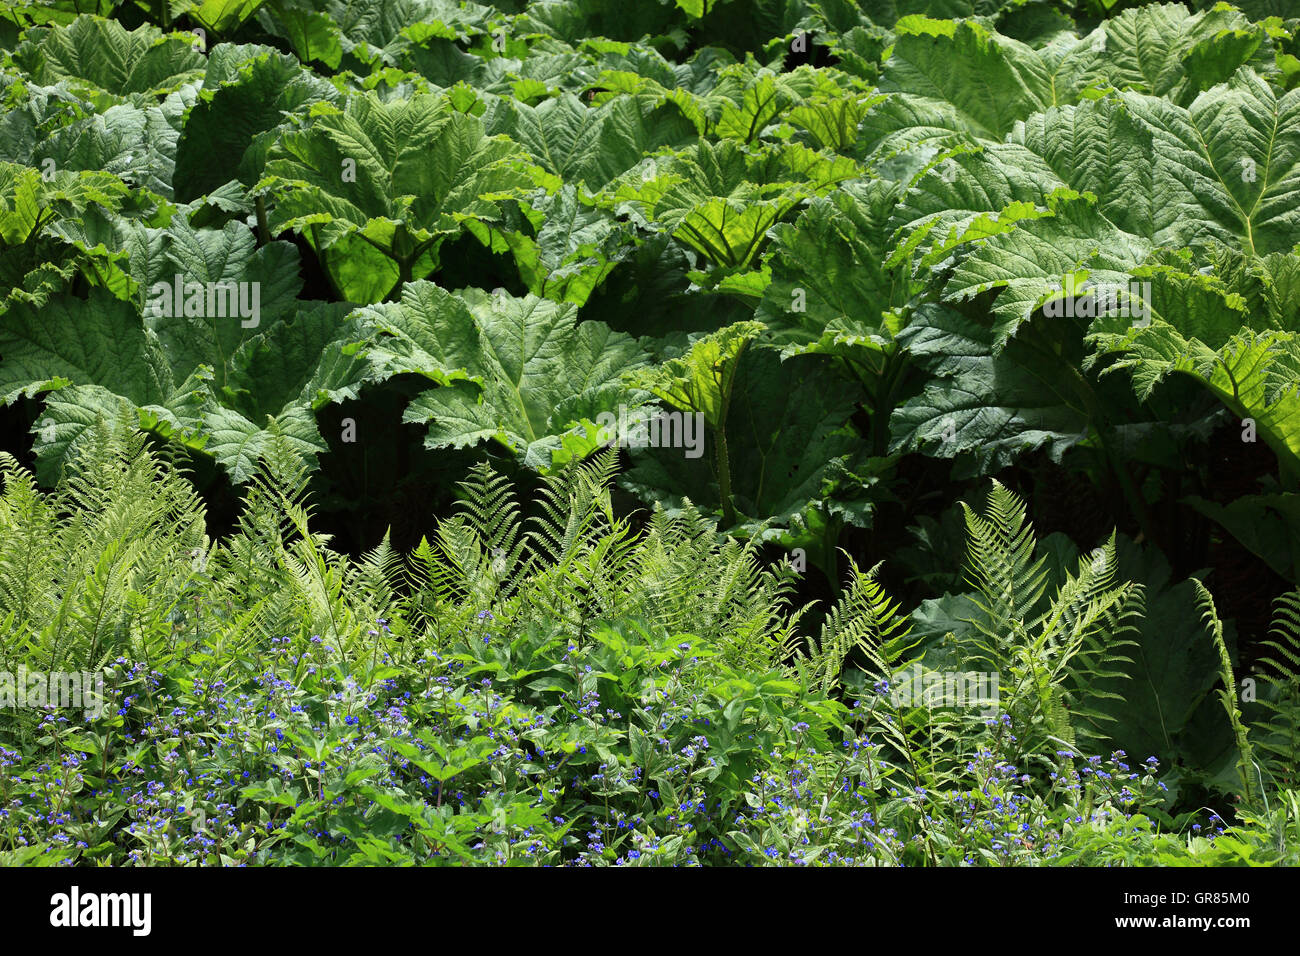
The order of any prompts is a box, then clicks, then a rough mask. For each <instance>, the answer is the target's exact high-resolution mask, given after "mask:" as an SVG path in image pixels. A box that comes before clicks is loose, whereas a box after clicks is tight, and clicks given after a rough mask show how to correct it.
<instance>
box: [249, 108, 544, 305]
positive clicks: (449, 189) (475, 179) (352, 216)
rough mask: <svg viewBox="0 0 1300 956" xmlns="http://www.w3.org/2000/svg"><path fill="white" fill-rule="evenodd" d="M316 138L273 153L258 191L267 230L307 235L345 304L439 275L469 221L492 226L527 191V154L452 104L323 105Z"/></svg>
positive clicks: (301, 135) (290, 140) (297, 135)
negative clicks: (442, 246) (450, 245)
mask: <svg viewBox="0 0 1300 956" xmlns="http://www.w3.org/2000/svg"><path fill="white" fill-rule="evenodd" d="M313 112H314V113H315V114H316V116H315V120H314V121H313V122H312V124H311V126H310V127H308V128H307V129H304V130H302V131H299V132H290V133H286V134H284V135H283V136H282V137H281V138H280V140H279V141H278V142H277V144H276V145H275V146H274V147H273V148H272V150H271V152H270V156H269V158H268V160H267V163H266V177H265V178H264V179H263V180H262V182H261V183H260V184H259V186H258V188H259V189H267V190H269V191H270V193H271V195H272V197H273V199H274V208H273V209H272V211H271V228H272V229H275V230H277V231H278V230H280V229H293V230H295V231H298V232H304V233H306V234H307V235H308V237H309V238H310V239H311V241H312V243H313V245H314V246H315V248H316V249H317V253H318V254H319V255H321V256H322V259H323V264H324V265H325V267H326V268H327V269H328V270H329V272H330V274H331V275H332V276H333V278H334V281H335V283H336V284H337V286H338V288H339V291H340V292H341V294H342V295H343V297H344V298H346V299H348V300H350V301H353V302H376V301H378V300H380V299H382V298H383V297H384V296H385V295H386V294H387V293H388V292H389V291H390V290H391V289H392V288H393V287H394V286H395V285H396V284H397V283H398V282H399V281H400V280H403V279H411V278H419V277H421V276H423V275H425V274H427V273H428V272H429V271H430V270H431V269H432V267H433V265H434V263H435V261H436V260H435V259H434V258H433V257H435V256H436V253H437V248H438V245H439V243H440V242H441V241H442V240H443V239H444V238H445V237H446V236H450V235H454V234H456V233H458V232H460V231H461V229H462V224H463V223H464V222H465V221H466V220H467V219H475V220H479V221H484V222H494V221H496V220H497V219H498V218H499V217H500V209H499V207H498V205H497V202H496V201H495V200H494V199H493V198H492V196H493V195H494V194H500V193H508V192H510V191H512V190H518V189H521V188H525V187H528V186H530V185H532V184H533V182H534V181H535V180H534V178H533V177H532V176H531V175H530V172H529V170H530V169H531V167H530V165H529V164H528V163H527V157H526V154H524V153H523V152H522V151H521V150H520V149H519V147H518V146H516V145H515V144H513V143H511V142H509V141H508V140H506V139H505V138H498V137H488V136H486V135H485V134H484V132H483V126H482V123H481V122H480V121H479V120H478V119H477V118H475V117H473V116H467V115H465V114H463V113H457V112H456V111H455V110H453V109H452V108H451V107H450V105H449V104H448V102H447V100H446V99H445V98H444V97H439V96H433V95H418V96H415V97H413V98H411V99H409V100H398V101H394V102H392V103H384V102H382V101H380V99H379V98H378V97H376V96H373V95H365V96H356V97H353V98H351V99H350V100H348V102H347V105H346V107H345V109H344V110H342V111H340V110H337V109H335V108H332V107H327V106H325V105H323V104H318V105H317V106H316V107H315V109H314V111H313Z"/></svg>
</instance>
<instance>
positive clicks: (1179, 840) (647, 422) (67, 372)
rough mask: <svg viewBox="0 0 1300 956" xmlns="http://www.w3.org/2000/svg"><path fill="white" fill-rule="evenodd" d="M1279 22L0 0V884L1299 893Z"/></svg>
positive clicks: (693, 2) (1296, 322)
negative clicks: (1154, 878)
mask: <svg viewBox="0 0 1300 956" xmlns="http://www.w3.org/2000/svg"><path fill="white" fill-rule="evenodd" d="M1288 7H1290V4H1289V3H1284V2H1282V0H1242V2H1241V3H1240V4H1238V5H1236V6H1229V5H1227V4H1217V5H1215V4H1211V3H1192V2H1188V3H1186V4H1173V3H1170V4H1135V3H1125V2H1123V0H1117V2H1106V0H1083V2H1065V0H1053V2H1047V0H1042V2H1037V0H915V2H912V0H882V2H872V0H860V2H857V3H854V2H850V0H821V2H813V0H782V2H770V0H756V2H748V3H747V2H741V0H730V2H726V0H723V2H711V0H677V2H676V3H673V2H669V0H645V2H638V3H627V2H624V0H610V2H607V0H559V2H540V3H522V2H515V0H503V2H502V3H499V4H497V5H495V6H484V5H479V4H476V3H471V2H451V0H361V2H347V3H345V2H334V0H326V2H323V3H306V2H301V0H204V2H201V3H200V2H192V0H176V2H171V0H162V2H157V0H149V2H146V0H139V2H121V0H117V2H115V0H85V2H82V3H77V2H75V0H55V2H52V3H21V2H20V3H15V4H10V5H9V6H8V7H7V8H6V12H5V16H4V17H3V18H0V104H2V106H0V110H2V112H0V402H2V403H3V408H0V449H3V451H0V481H2V482H3V485H2V489H3V490H2V493H0V675H2V674H17V673H19V672H20V671H21V670H24V669H25V670H28V671H33V672H42V673H54V672H71V671H77V672H80V671H92V670H105V669H106V679H105V687H106V694H107V706H106V707H105V708H104V709H103V712H102V713H95V714H88V715H84V716H83V715H82V714H81V713H80V712H76V711H70V710H68V709H66V708H65V709H57V708H52V707H46V708H41V707H24V706H18V705H17V704H15V703H12V702H7V701H6V700H5V699H4V686H5V685H4V684H3V682H0V862H5V863H22V864H50V863H55V864H74V863H111V864H145V865H156V864H196V863H208V864H218V863H223V864H239V863H248V864H262V865H266V864H310V865H315V864H329V865H338V864H354V865H355V864H390V863H420V864H427V863H439V862H441V863H453V864H454V863H483V864H498V863H533V864H565V865H587V864H602V865H603V864H618V865H661V864H706V865H707V864H712V865H745V864H754V865H763V864H771V865H792V864H800V865H801V864H815V865H883V866H896V865H1007V864H1033V865H1038V864H1099V865H1109V864H1138V865H1155V864H1177V865H1183V864H1204V865H1241V864H1252V865H1254V864H1264V865H1268V864H1278V863H1285V864H1292V865H1294V864H1296V863H1297V862H1300V783H1298V782H1297V777H1296V774H1297V769H1296V768H1297V753H1298V752H1300V590H1298V589H1300V89H1297V87H1300V59H1298V58H1297V57H1298V56H1300V19H1295V18H1294V17H1293V13H1294V11H1291V10H1289V9H1287V8H1288ZM696 422H698V423H699V430H698V431H695V430H693V427H694V426H695V423H696ZM975 674H979V675H985V676H991V677H992V678H993V680H994V681H995V685H994V686H995V688H996V691H997V692H996V695H995V697H994V698H993V699H992V700H983V701H981V703H980V705H979V706H975V705H974V704H972V703H971V701H969V700H967V699H966V697H965V696H963V697H962V699H961V700H960V701H958V702H956V703H954V701H953V700H952V696H953V695H952V692H951V687H952V679H953V677H954V676H955V675H975ZM936 679H937V681H938V685H937V687H938V688H939V689H940V690H943V689H944V688H945V687H947V688H949V690H948V692H946V693H939V694H937V695H936V696H933V697H931V696H927V694H925V693H918V692H917V688H918V687H922V688H924V687H935V686H936V685H935V683H934V681H935V680H936Z"/></svg>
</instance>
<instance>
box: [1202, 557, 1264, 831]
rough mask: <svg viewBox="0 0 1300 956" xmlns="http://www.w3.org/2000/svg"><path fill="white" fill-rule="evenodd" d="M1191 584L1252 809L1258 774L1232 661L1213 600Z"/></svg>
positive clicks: (1207, 591) (1238, 764) (1243, 782)
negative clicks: (1212, 651) (1215, 664)
mask: <svg viewBox="0 0 1300 956" xmlns="http://www.w3.org/2000/svg"><path fill="white" fill-rule="evenodd" d="M1192 583H1193V584H1194V585H1195V586H1196V600H1197V603H1198V604H1199V605H1200V607H1201V619H1202V620H1203V621H1204V622H1205V626H1206V628H1207V629H1208V630H1209V632H1210V638H1211V640H1213V641H1214V646H1215V648H1216V649H1217V650H1218V652H1219V675H1220V678H1221V680H1222V686H1221V687H1220V688H1219V700H1220V701H1221V702H1222V703H1223V709H1224V711H1225V712H1226V713H1227V715H1228V722H1229V723H1231V724H1232V732H1233V735H1234V736H1235V737H1236V740H1237V772H1238V775H1239V776H1240V778H1241V789H1242V794H1243V796H1244V797H1245V799H1246V803H1247V804H1248V805H1254V803H1255V797H1256V796H1257V793H1256V789H1255V783H1254V780H1255V776H1256V773H1257V771H1256V769H1255V760H1254V753H1253V750H1252V747H1251V744H1250V737H1249V735H1248V734H1247V733H1246V725H1245V723H1244V722H1243V721H1242V719H1241V708H1240V707H1238V706H1237V680H1236V678H1235V677H1234V676H1233V673H1232V657H1231V656H1230V655H1229V654H1228V645H1227V642H1226V641H1225V640H1224V636H1223V622H1222V621H1220V620H1219V614H1218V610H1217V609H1216V608H1215V606H1214V596H1213V595H1212V594H1210V592H1209V590H1208V589H1207V588H1206V587H1205V585H1204V584H1202V583H1201V582H1200V581H1199V580H1197V579H1196V578H1192Z"/></svg>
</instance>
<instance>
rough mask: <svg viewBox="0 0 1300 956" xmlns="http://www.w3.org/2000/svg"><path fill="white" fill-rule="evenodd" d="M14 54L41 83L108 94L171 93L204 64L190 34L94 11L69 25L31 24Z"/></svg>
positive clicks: (201, 55)
mask: <svg viewBox="0 0 1300 956" xmlns="http://www.w3.org/2000/svg"><path fill="white" fill-rule="evenodd" d="M13 59H14V62H15V63H16V64H17V65H18V66H19V67H20V68H22V69H23V70H25V71H26V72H27V73H28V74H29V75H30V76H31V77H32V79H33V80H35V81H36V82H38V83H44V84H48V85H52V84H55V83H58V82H60V81H61V80H63V81H68V82H69V83H70V84H72V85H73V87H74V88H77V89H85V90H88V91H89V92H90V93H91V94H92V95H93V94H94V93H96V92H97V91H102V92H104V93H107V94H109V96H110V98H119V97H124V96H127V95H129V94H132V93H145V94H150V95H154V96H157V95H161V94H165V93H169V92H171V91H172V90H174V89H176V88H177V87H179V86H180V85H181V84H183V83H186V82H188V81H190V80H195V79H198V77H199V75H201V74H202V72H203V68H204V66H205V61H204V58H203V54H202V53H200V52H199V51H198V50H197V49H196V48H195V44H194V42H193V41H191V40H188V39H185V38H183V37H180V36H164V35H163V33H162V31H161V30H159V29H158V28H156V27H153V26H150V25H148V24H143V25H141V26H139V27H137V28H136V29H134V30H127V29H126V28H125V27H124V26H122V25H121V24H120V23H118V22H117V21H116V20H103V19H99V18H97V17H91V16H82V17H78V18H77V19H76V20H74V21H73V22H72V23H71V24H69V25H68V26H55V27H39V28H36V29H33V30H29V31H28V32H27V36H26V39H25V41H24V42H23V43H22V44H21V45H20V46H19V47H18V48H17V49H16V50H14V52H13Z"/></svg>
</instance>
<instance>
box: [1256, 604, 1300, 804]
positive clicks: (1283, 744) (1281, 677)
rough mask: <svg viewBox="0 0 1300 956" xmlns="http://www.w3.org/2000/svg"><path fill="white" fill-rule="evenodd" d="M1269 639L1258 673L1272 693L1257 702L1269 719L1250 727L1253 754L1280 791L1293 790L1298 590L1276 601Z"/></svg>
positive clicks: (1299, 717) (1299, 716)
mask: <svg viewBox="0 0 1300 956" xmlns="http://www.w3.org/2000/svg"><path fill="white" fill-rule="evenodd" d="M1269 637H1270V639H1269V640H1267V641H1264V647H1266V648H1268V651H1269V653H1268V655H1267V656H1266V657H1265V658H1264V659H1263V660H1262V661H1261V662H1260V673H1261V676H1262V677H1263V679H1264V682H1265V683H1266V684H1267V685H1268V687H1269V689H1270V690H1271V692H1272V693H1271V694H1270V695H1269V696H1265V697H1261V698H1260V699H1259V703H1260V705H1261V706H1262V707H1263V708H1264V710H1265V711H1266V713H1267V715H1268V716H1267V717H1266V718H1265V719H1263V720H1259V721H1256V722H1255V724H1254V725H1253V729H1254V731H1255V735H1256V736H1255V752H1256V754H1257V755H1258V757H1259V760H1260V763H1261V764H1262V766H1263V769H1264V770H1265V771H1266V772H1268V773H1269V774H1270V775H1271V776H1273V777H1274V779H1275V780H1276V781H1277V782H1278V784H1279V785H1280V786H1281V787H1282V788H1283V789H1293V788H1295V787H1296V785H1297V776H1296V767H1297V766H1300V591H1291V592H1289V593H1287V594H1284V595H1282V596H1281V597H1280V598H1279V599H1278V607H1277V610H1276V611H1275V612H1274V617H1273V626H1272V628H1271V629H1270V632H1269Z"/></svg>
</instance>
